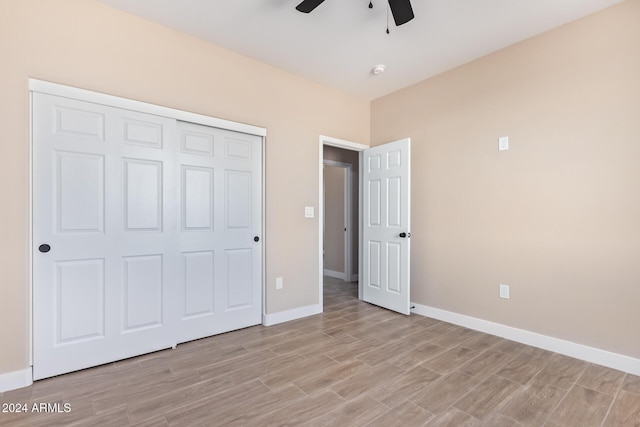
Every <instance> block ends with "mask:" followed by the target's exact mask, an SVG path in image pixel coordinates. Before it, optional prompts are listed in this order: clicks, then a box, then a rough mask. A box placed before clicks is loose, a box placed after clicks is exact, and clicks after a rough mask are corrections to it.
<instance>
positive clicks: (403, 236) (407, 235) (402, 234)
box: [399, 231, 411, 239]
mask: <svg viewBox="0 0 640 427" xmlns="http://www.w3.org/2000/svg"><path fill="white" fill-rule="evenodd" d="M399 236H400V237H402V238H403V239H404V238H405V237H411V233H405V232H404V231H403V232H402V233H400V234H399Z"/></svg>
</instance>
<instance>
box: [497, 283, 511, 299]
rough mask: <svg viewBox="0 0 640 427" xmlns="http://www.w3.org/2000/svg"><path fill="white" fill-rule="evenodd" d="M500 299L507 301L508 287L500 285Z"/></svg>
mask: <svg viewBox="0 0 640 427" xmlns="http://www.w3.org/2000/svg"><path fill="white" fill-rule="evenodd" d="M499 295H500V298H503V299H509V285H500V294H499Z"/></svg>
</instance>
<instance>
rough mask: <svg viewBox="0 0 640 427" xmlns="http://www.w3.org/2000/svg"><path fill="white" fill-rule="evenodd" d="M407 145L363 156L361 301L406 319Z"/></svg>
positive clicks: (373, 150)
mask: <svg viewBox="0 0 640 427" xmlns="http://www.w3.org/2000/svg"><path fill="white" fill-rule="evenodd" d="M410 163H411V140H410V139H408V138H407V139H403V140H400V141H396V142H391V143H388V144H384V145H379V146H377V147H373V148H370V149H367V150H364V151H363V162H362V167H363V171H362V180H363V186H362V188H363V199H362V218H363V229H362V236H363V237H362V238H363V240H362V241H363V248H362V250H363V257H362V263H363V269H362V272H361V274H362V276H363V286H362V298H363V300H365V301H367V302H370V303H372V304H375V305H379V306H381V307H384V308H388V309H389V310H393V311H397V312H399V313H403V314H409V306H410V288H409V255H410V254H409V248H410V240H409V238H410V237H411V234H410V230H411V228H410V194H411V193H410V191H411V182H410V178H411V168H410V166H411V165H410Z"/></svg>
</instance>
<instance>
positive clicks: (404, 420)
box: [367, 401, 435, 427]
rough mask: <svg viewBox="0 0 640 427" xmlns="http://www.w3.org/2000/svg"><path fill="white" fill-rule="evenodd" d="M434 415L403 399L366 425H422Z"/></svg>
mask: <svg viewBox="0 0 640 427" xmlns="http://www.w3.org/2000/svg"><path fill="white" fill-rule="evenodd" d="M434 417H435V416H434V415H433V414H432V413H431V412H429V411H427V410H426V409H424V408H421V407H419V406H418V405H416V404H414V403H411V402H408V401H405V402H403V403H401V404H400V405H398V406H396V407H394V408H391V409H389V410H387V411H386V412H385V413H384V414H383V415H381V416H380V417H378V418H376V419H375V420H373V421H371V422H370V423H369V424H367V426H368V427H378V426H379V427H408V426H422V425H425V424H426V423H427V422H428V421H429V420H431V419H433V418H434Z"/></svg>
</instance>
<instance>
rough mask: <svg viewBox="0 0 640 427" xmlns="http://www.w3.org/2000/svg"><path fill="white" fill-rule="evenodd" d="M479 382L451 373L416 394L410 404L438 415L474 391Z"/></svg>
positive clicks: (468, 376) (457, 373)
mask: <svg viewBox="0 0 640 427" xmlns="http://www.w3.org/2000/svg"><path fill="white" fill-rule="evenodd" d="M479 383H480V380H478V379H477V378H474V377H472V376H470V375H467V374H463V373H462V372H457V371H456V372H452V373H451V374H449V375H446V376H443V377H442V378H440V379H438V380H436V381H434V382H433V383H432V384H431V385H429V386H427V387H426V388H425V389H423V390H421V391H419V392H418V393H416V394H415V395H414V396H413V397H412V398H411V402H413V403H415V404H416V405H418V406H421V407H423V408H425V409H427V410H428V411H430V412H432V413H434V414H436V415H439V414H441V413H442V412H443V411H445V410H446V409H447V408H449V407H450V406H451V405H453V404H454V403H455V402H456V401H457V400H458V399H460V398H461V397H462V396H464V395H465V394H467V393H469V392H470V391H471V390H472V389H474V388H475V387H476V386H477V385H478V384H479Z"/></svg>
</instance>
